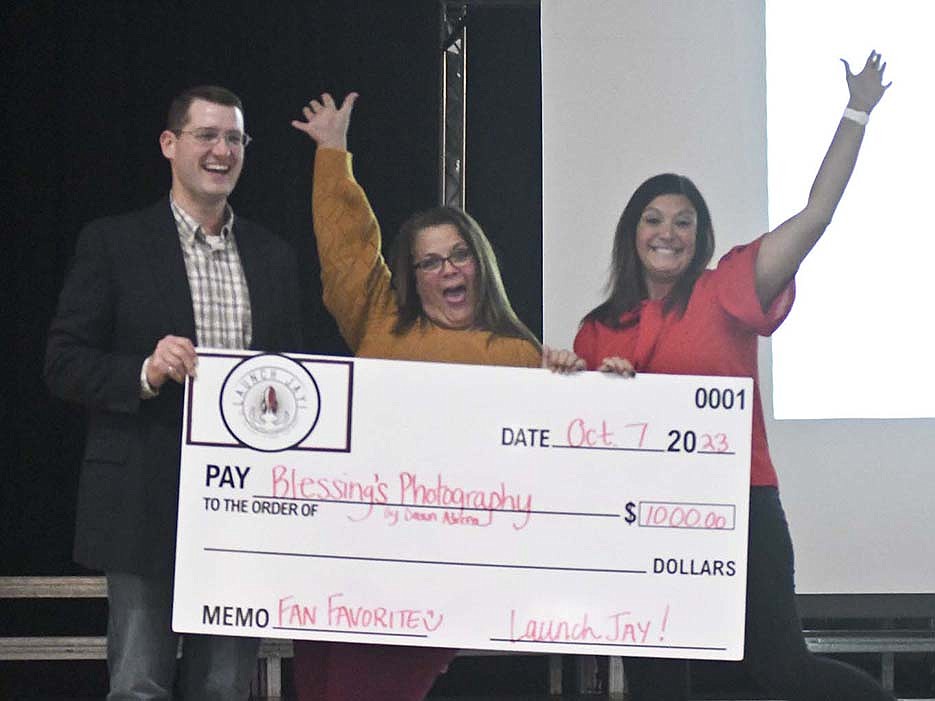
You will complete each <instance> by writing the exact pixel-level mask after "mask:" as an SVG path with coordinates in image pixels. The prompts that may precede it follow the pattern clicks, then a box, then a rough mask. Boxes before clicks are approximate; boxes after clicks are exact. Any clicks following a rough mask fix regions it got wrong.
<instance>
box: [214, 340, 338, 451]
mask: <svg viewBox="0 0 935 701" xmlns="http://www.w3.org/2000/svg"><path fill="white" fill-rule="evenodd" d="M220 402H221V418H222V419H223V420H224V425H225V426H227V430H228V431H230V432H231V435H232V436H234V437H235V438H236V439H237V440H238V441H240V442H241V443H243V444H244V445H246V446H248V447H250V448H253V449H255V450H261V451H264V452H278V451H281V450H288V449H289V448H292V447H294V446H296V445H298V444H299V443H301V442H302V441H303V440H305V438H306V437H308V435H309V434H310V433H311V432H312V429H314V428H315V424H316V423H318V416H319V414H320V412H321V395H320V393H319V391H318V384H317V383H316V382H315V378H314V377H313V376H312V374H311V373H310V372H309V371H308V369H306V368H305V367H304V366H303V365H301V364H300V363H298V362H296V361H294V360H292V359H291V358H287V357H286V356H284V355H271V354H269V355H254V356H252V357H250V358H245V359H244V360H243V361H242V362H240V363H238V364H237V365H236V366H235V367H234V369H233V370H231V371H230V372H229V373H228V374H227V377H226V378H225V379H224V384H223V386H222V387H221V398H220Z"/></svg>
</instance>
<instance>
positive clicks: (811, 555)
mask: <svg viewBox="0 0 935 701" xmlns="http://www.w3.org/2000/svg"><path fill="white" fill-rule="evenodd" d="M541 18H542V19H541V21H542V100H543V102H542V130H543V329H544V338H545V342H546V343H547V344H549V345H554V346H560V347H569V346H570V344H571V342H572V339H573V338H574V334H575V331H576V329H577V325H578V322H579V320H580V319H581V317H582V316H583V314H584V313H585V312H586V311H588V310H589V309H591V308H592V307H594V306H595V305H596V304H597V303H598V302H599V301H600V300H601V299H602V298H603V292H604V284H605V282H606V279H607V272H608V265H609V261H610V249H611V244H612V238H613V231H614V227H615V226H616V221H617V218H618V217H619V215H620V212H621V211H622V209H623V206H624V204H625V203H626V201H627V198H628V197H629V196H630V194H631V193H632V192H633V190H634V189H635V188H636V187H637V185H639V183H641V182H642V181H643V180H645V179H646V178H647V177H649V176H651V175H654V174H656V173H661V172H666V171H675V172H679V173H683V174H686V175H688V176H689V177H691V178H692V179H693V180H694V181H695V183H696V184H697V185H698V186H699V188H700V189H701V191H702V192H703V193H704V195H705V198H706V199H707V201H708V204H709V206H710V207H711V210H712V214H713V218H714V226H715V233H716V237H717V244H718V245H717V250H716V252H715V260H716V259H717V258H719V257H720V256H721V255H723V253H725V252H726V251H727V250H728V249H729V248H730V247H732V246H733V245H736V244H738V243H745V242H747V241H749V240H751V239H752V238H754V237H755V236H757V235H759V234H760V233H762V232H764V231H766V230H768V228H769V227H770V225H773V226H775V225H776V224H778V223H779V222H780V221H782V219H784V218H785V217H788V216H790V215H791V214H794V213H795V212H796V211H798V210H799V209H801V207H802V206H803V205H804V203H805V201H806V199H807V196H808V190H809V188H810V186H811V183H812V179H813V178H814V175H815V172H816V171H817V168H818V164H819V163H820V161H821V158H822V156H823V155H824V152H825V149H826V148H827V145H828V143H829V141H830V139H831V136H832V134H833V132H834V129H835V127H836V126H837V123H838V120H839V119H840V115H841V112H842V111H843V109H844V106H845V104H846V102H847V89H846V86H845V82H844V69H843V66H842V64H841V63H840V61H839V60H838V59H839V58H841V57H843V58H846V59H848V60H849V61H850V62H851V66H852V68H853V69H855V70H859V68H860V67H861V66H862V65H863V62H864V60H865V58H866V56H867V54H868V53H869V51H870V50H871V49H877V50H879V51H881V52H882V53H883V55H884V57H885V58H886V60H887V61H888V62H889V67H888V69H887V75H886V77H887V79H892V80H893V81H894V85H893V87H892V89H891V90H890V91H889V92H888V93H887V95H886V97H885V98H884V100H883V102H882V103H881V104H880V106H879V107H878V109H877V110H876V111H875V112H874V113H873V115H872V117H871V121H870V124H869V126H868V128H867V134H866V138H865V142H864V148H863V151H862V153H861V159H860V161H859V162H858V165H857V170H856V172H855V175H854V177H853V179H852V182H851V185H850V187H849V189H848V192H847V193H845V197H844V200H843V202H842V203H841V205H840V207H839V209H838V212H837V213H836V215H835V221H834V222H833V224H832V226H831V227H830V228H829V229H828V231H827V232H826V234H825V236H824V238H823V239H822V240H821V241H820V242H819V244H818V246H817V247H816V248H815V250H814V251H813V252H812V254H811V255H810V256H809V258H808V259H807V260H806V262H805V264H804V265H803V266H802V269H801V270H800V271H799V275H798V276H797V298H796V303H795V306H794V308H793V311H792V313H791V315H790V316H789V318H788V319H787V321H786V323H785V324H784V325H783V327H782V328H781V329H780V331H779V332H778V333H777V334H776V335H775V337H774V338H773V339H772V340H764V341H763V342H761V353H760V381H761V387H762V389H763V398H764V402H765V407H764V409H765V412H766V416H767V431H768V434H769V440H770V446H771V451H772V456H773V460H774V462H775V464H776V467H777V470H778V471H779V479H780V488H781V492H782V497H783V504H784V506H785V509H786V513H787V516H788V517H789V522H790V526H791V529H792V536H793V539H794V542H795V546H796V581H797V590H798V592H799V593H804V594H886V593H898V594H920V593H921V594H924V593H933V592H935V537H933V536H932V529H931V528H930V527H929V524H928V516H929V512H930V511H932V510H935V509H932V508H931V507H930V506H929V504H930V502H931V501H932V500H933V499H935V419H933V418H931V417H933V416H935V362H933V355H935V353H933V351H935V349H933V338H935V333H933V331H932V329H933V322H932V317H933V312H932V309H931V307H932V302H931V298H932V297H933V295H932V294H931V293H930V291H929V290H930V287H929V286H928V285H927V283H928V280H929V279H930V278H931V277H932V274H931V273H929V272H928V271H929V269H930V268H931V266H932V261H933V260H935V225H933V223H932V221H933V220H932V218H931V217H930V216H929V210H930V207H931V206H932V205H931V202H930V200H931V199H932V197H931V195H930V194H929V193H928V192H927V191H923V188H926V190H928V187H927V186H928V184H929V181H930V179H931V176H930V175H929V172H928V169H930V168H931V164H932V161H933V155H935V153H933V143H935V138H933V136H932V129H931V127H930V126H929V125H928V121H929V120H930V119H931V118H932V115H933V114H935V112H933V110H932V108H931V107H930V105H928V104H927V102H926V99H925V98H926V97H927V96H928V90H929V86H930V85H931V73H930V71H931V66H932V60H931V54H930V48H929V47H928V46H926V42H925V41H924V39H923V32H925V31H927V30H928V29H929V28H930V27H931V26H933V21H932V20H935V5H930V4H928V3H920V2H911V1H903V0H897V1H894V2H890V3H887V4H885V5H879V4H876V3H873V4H871V3H869V2H849V3H843V2H841V3H839V2H830V1H829V2H821V3H815V2H809V3H806V2H800V1H798V0H795V1H790V0H783V1H781V2H779V1H776V2H769V3H767V4H765V5H764V3H763V2H728V1H726V0H723V1H721V0H717V1H712V0H707V1H706V0H680V1H677V0H578V1H575V2H569V1H568V0H542V5H541ZM767 116H768V119H767ZM767 124H769V131H768V130H767ZM767 157H769V160H768V161H767ZM767 163H768V164H769V167H768V168H767ZM767 193H769V194H768V195H767ZM774 383H775V388H774ZM777 416H778V417H779V419H778V420H777V419H776V418H775V417H777Z"/></svg>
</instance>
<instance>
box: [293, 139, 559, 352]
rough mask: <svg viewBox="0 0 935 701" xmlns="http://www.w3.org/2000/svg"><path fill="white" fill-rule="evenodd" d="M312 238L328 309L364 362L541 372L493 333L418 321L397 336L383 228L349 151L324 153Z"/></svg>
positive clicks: (518, 343)
mask: <svg viewBox="0 0 935 701" xmlns="http://www.w3.org/2000/svg"><path fill="white" fill-rule="evenodd" d="M312 208H313V211H314V219H315V221H314V224H315V237H316V240H317V242H318V256H319V258H320V259H321V279H322V284H323V287H324V300H325V306H326V307H327V308H328V311H330V312H331V314H332V315H333V316H334V318H335V319H336V320H337V322H338V327H339V329H340V330H341V335H342V336H343V337H344V340H345V341H346V342H347V344H348V345H349V346H350V348H351V350H352V351H353V352H354V353H355V354H356V355H358V356H360V357H362V358H388V359H393V360H424V361H431V362H441V363H472V364H477V365H512V366H519V367H539V360H540V356H539V351H538V349H537V348H536V347H535V346H534V345H533V344H532V343H530V342H529V341H526V340H523V339H519V338H507V337H503V336H495V337H494V338H493V340H491V334H490V332H489V331H473V330H470V331H466V330H454V329H446V328H443V327H441V326H437V325H435V324H432V323H426V324H420V323H418V322H417V323H416V324H414V325H413V327H412V328H411V329H410V330H409V331H408V332H407V333H405V334H403V335H400V336H397V335H395V334H394V333H393V325H394V324H395V323H396V316H397V312H398V308H397V306H396V298H395V296H394V294H393V290H392V288H391V287H390V270H389V268H388V267H387V266H386V262H385V261H384V260H383V255H382V254H381V252H380V225H379V224H378V223H377V219H376V216H375V215H374V213H373V210H372V209H371V207H370V203H369V202H368V201H367V195H366V194H364V191H363V189H362V188H361V187H360V185H358V183H357V181H356V180H355V179H354V174H353V172H352V170H351V154H349V153H347V152H346V151H340V150H335V149H325V148H319V149H318V151H317V153H316V154H315V178H314V185H313V188H312Z"/></svg>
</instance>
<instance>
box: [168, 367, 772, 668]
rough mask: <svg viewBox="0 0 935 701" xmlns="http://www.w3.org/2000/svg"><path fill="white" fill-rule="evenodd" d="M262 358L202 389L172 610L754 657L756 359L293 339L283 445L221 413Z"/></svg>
mask: <svg viewBox="0 0 935 701" xmlns="http://www.w3.org/2000/svg"><path fill="white" fill-rule="evenodd" d="M248 356H249V354H245V353H236V352H228V351H225V352H223V353H222V352H201V353H200V358H199V368H198V379H197V380H196V381H194V382H191V383H190V384H189V385H188V387H187V390H186V400H185V419H184V422H183V432H182V464H181V488H180V496H179V524H178V525H179V534H178V548H177V560H176V588H175V605H174V616H173V627H174V629H175V630H177V631H182V632H195V633H219V634H227V635H254V636H260V637H274V638H276V637H278V638H307V639H319V640H335V641H343V642H369V643H384V644H404V645H427V646H438V647H452V648H473V649H498V650H534V651H540V652H541V651H547V650H548V651H556V652H569V653H580V654H584V653H590V654H606V655H611V654H613V655H617V654H622V655H632V656H659V657H690V658H703V659H740V658H741V657H742V656H743V624H744V596H745V594H744V592H745V583H746V547H747V509H748V499H749V469H750V468H749V466H750V424H751V404H752V400H753V386H752V381H751V380H749V379H746V378H724V377H719V378H711V377H690V376H665V375H640V376H638V377H636V378H635V379H632V380H625V379H622V378H619V377H611V376H605V375H602V374H599V373H579V374H578V375H574V376H557V375H552V374H551V373H549V372H547V371H544V370H532V369H517V368H500V367H482V366H463V365H442V364H435V363H415V362H400V361H384V360H368V359H345V358H326V357H313V356H300V355H292V356H289V357H290V358H292V359H293V360H295V361H296V362H297V363H298V365H299V366H301V368H298V366H296V367H297V369H299V370H301V369H303V368H304V370H306V371H307V372H308V374H309V375H310V376H311V377H312V378H314V385H315V388H316V390H317V396H318V404H317V408H318V412H317V422H316V423H315V425H314V428H313V429H312V430H311V432H310V433H309V434H308V435H307V436H305V435H304V431H302V430H300V431H299V433H298V434H297V435H298V436H299V438H297V439H296V440H299V439H301V440H300V442H299V443H298V444H297V445H296V446H295V447H293V448H289V449H286V450H280V451H278V452H275V451H271V450H270V449H269V448H268V446H267V444H265V443H263V444H260V445H261V447H262V448H263V449H262V450H256V449H252V448H248V447H246V446H244V445H242V444H241V443H240V442H239V441H238V439H237V438H236V437H235V436H234V435H233V433H232V432H231V431H230V430H229V429H228V428H227V425H228V424H227V423H225V418H224V416H222V413H223V412H222V409H221V403H220V402H219V397H220V396H221V395H222V388H223V387H224V386H225V382H226V381H228V375H229V374H231V373H232V372H234V371H235V368H236V366H237V365H238V364H239V363H240V362H241V361H243V360H244V358H246V357H248ZM282 362H286V363H288V361H282ZM299 374H301V373H299ZM251 377H252V380H251V382H255V384H256V385H257V386H258V387H260V389H261V390H263V391H264V392H268V390H265V389H263V388H264V385H263V382H265V381H266V380H265V378H264V377H262V373H255V374H254V375H252V376H251ZM289 381H290V382H291V380H289ZM231 382H232V380H231V381H228V383H229V384H230V383H231ZM277 386H279V385H277ZM257 391H260V390H257ZM285 394H286V392H284V391H283V390H282V389H280V390H279V394H278V395H277V396H278V397H279V399H278V401H277V400H276V399H271V401H269V402H267V403H264V404H263V408H264V409H266V410H269V406H268V405H272V407H273V408H277V409H279V410H280V411H284V410H283V409H281V407H283V406H287V402H285V401H284V400H285V399H287V397H285ZM300 394H301V393H300ZM263 396H264V397H266V396H267V395H266V394H264V395H263ZM264 401H265V400H264ZM302 401H305V400H304V399H303V400H302ZM300 403H301V402H300ZM307 403H308V404H309V405H311V409H313V410H314V409H315V408H316V401H315V398H314V397H312V399H311V400H309V401H308V402H307ZM712 403H713V404H716V405H718V406H717V408H711V407H710V405H711V404H712ZM699 404H702V405H704V408H699V406H698V405H699ZM726 404H730V405H731V408H729V409H728V408H724V405H726ZM225 411H228V423H230V425H231V426H234V432H236V433H238V434H240V435H241V437H246V439H247V440H246V442H247V443H250V444H251V445H255V446H256V445H257V442H256V441H254V440H252V439H250V437H249V436H244V432H245V429H244V428H243V427H239V428H238V427H237V426H236V425H235V424H234V423H231V422H230V421H229V414H230V411H231V410H230V409H227V410H225ZM303 436H304V437H303ZM264 440H265V438H264Z"/></svg>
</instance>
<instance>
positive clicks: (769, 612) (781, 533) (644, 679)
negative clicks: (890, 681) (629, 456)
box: [624, 487, 894, 701]
mask: <svg viewBox="0 0 935 701" xmlns="http://www.w3.org/2000/svg"><path fill="white" fill-rule="evenodd" d="M743 664H744V665H746V668H747V670H748V671H749V672H750V674H751V676H752V677H753V678H754V679H755V680H756V681H757V683H758V684H759V685H760V686H761V687H762V688H763V690H764V691H765V692H766V693H768V694H770V697H771V698H776V697H778V698H782V699H789V701H834V700H835V699H841V700H842V701H843V700H844V699H847V700H848V701H863V700H864V699H868V700H869V699H872V700H874V701H894V697H893V696H892V695H891V694H889V693H888V692H886V691H884V690H883V688H882V687H881V686H880V685H879V684H878V683H877V682H876V681H875V680H874V679H873V678H872V677H870V676H869V675H868V674H865V673H864V672H862V671H861V670H858V669H856V668H854V667H851V666H849V665H846V664H842V663H840V662H836V661H834V660H829V659H827V658H822V657H817V656H815V655H813V654H812V653H810V652H809V651H808V648H807V647H806V645H805V638H804V637H803V635H802V623H801V621H800V620H799V614H798V610H797V609H796V606H795V584H794V562H793V555H792V540H791V538H790V537H789V526H788V524H787V523H786V515H785V513H783V510H782V504H781V503H780V501H779V490H777V489H776V488H775V487H752V488H751V489H750V539H749V544H748V555H747V622H746V633H745V640H744V659H743ZM624 665H625V669H626V675H627V681H628V683H629V687H630V694H631V698H632V699H633V701H678V700H681V699H687V698H688V691H689V690H688V663H687V662H686V661H685V660H668V659H655V658H628V659H627V660H626V661H625V663H624Z"/></svg>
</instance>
